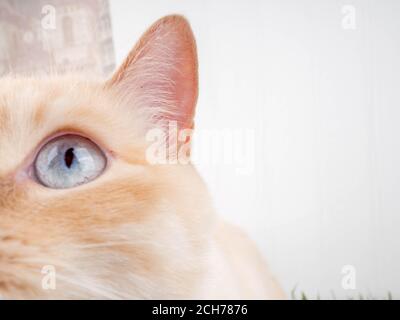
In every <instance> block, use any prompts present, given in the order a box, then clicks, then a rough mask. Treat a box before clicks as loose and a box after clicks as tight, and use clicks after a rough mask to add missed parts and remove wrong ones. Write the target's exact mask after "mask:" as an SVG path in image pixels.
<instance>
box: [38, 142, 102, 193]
mask: <svg viewBox="0 0 400 320" xmlns="http://www.w3.org/2000/svg"><path fill="white" fill-rule="evenodd" d="M106 163H107V160H106V156H105V155H104V153H103V152H102V151H101V149H100V148H99V147H98V146H97V145H96V144H94V143H93V142H92V141H90V140H89V139H86V138H83V137H80V136H75V135H65V136H62V137H58V138H55V139H54V140H52V141H50V142H49V143H47V144H46V145H45V146H44V147H43V148H42V149H41V150H40V152H39V154H38V156H37V158H36V161H35V164H34V166H35V173H36V177H37V179H38V180H39V181H40V183H42V184H43V185H44V186H46V187H49V188H53V189H67V188H73V187H76V186H79V185H82V184H85V183H88V182H90V181H92V180H94V179H96V178H97V177H98V176H99V175H100V174H101V173H102V172H103V171H104V169H105V167H106Z"/></svg>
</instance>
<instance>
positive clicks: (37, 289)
mask: <svg viewBox="0 0 400 320" xmlns="http://www.w3.org/2000/svg"><path fill="white" fill-rule="evenodd" d="M197 85H198V83H197V56H196V46H195V41H194V38H193V35H192V32H191V29H190V26H189V24H188V23H187V21H186V20H185V19H184V18H182V17H179V16H168V17H166V18H163V19H161V20H159V21H158V22H156V23H155V24H154V25H153V26H152V27H151V28H150V29H149V30H148V31H147V32H146V33H145V34H144V36H143V37H142V38H141V39H140V41H139V42H138V44H137V45H136V47H135V48H134V49H133V50H132V52H131V53H130V55H129V56H128V58H127V59H126V61H125V62H124V63H123V65H122V66H121V68H120V69H119V70H118V71H117V72H116V73H115V74H114V76H113V77H112V78H111V79H109V80H108V81H105V82H101V81H89V80H87V79H82V78H79V77H52V78H42V79H36V78H18V77H13V78H11V77H7V78H4V79H1V80H0V297H3V298H46V297H50V298H163V297H169V298H173V297H184V296H188V295H190V294H191V293H192V292H191V290H193V288H195V287H196V281H197V280H198V276H199V275H200V274H201V272H202V254H203V249H204V246H205V245H206V244H207V235H208V234H209V232H210V227H211V225H212V220H213V219H212V209H211V208H210V207H209V200H208V196H207V192H206V191H205V188H204V186H203V184H202V182H201V180H200V179H199V178H198V176H197V174H196V172H195V170H194V169H193V167H192V166H191V165H190V164H187V163H186V161H183V162H181V161H179V160H178V161H175V160H176V158H175V156H174V154H173V153H169V152H166V153H165V154H164V153H163V151H162V150H164V149H163V148H162V147H161V146H167V147H173V148H172V149H175V150H178V152H180V151H182V150H183V151H182V152H183V154H184V155H185V156H188V154H189V153H190V152H189V151H190V148H189V147H188V146H189V144H188V142H189V140H190V135H188V134H183V135H180V133H182V132H183V131H182V130H184V129H191V128H192V127H193V116H194V109H195V104H196V99H197ZM171 124H172V125H171ZM171 128H173V129H172V130H171ZM176 130H177V132H178V135H177V136H176V135H175V134H173V133H174V132H175V131H176ZM175 133H176V132H175ZM163 134H164V135H163ZM160 137H161V138H160ZM167 150H169V149H167ZM160 155H161V158H162V157H164V158H165V160H166V161H165V163H163V162H162V161H161V163H160V161H158V160H160V159H161V158H160ZM157 159H158V160H157ZM174 159H175V160H174Z"/></svg>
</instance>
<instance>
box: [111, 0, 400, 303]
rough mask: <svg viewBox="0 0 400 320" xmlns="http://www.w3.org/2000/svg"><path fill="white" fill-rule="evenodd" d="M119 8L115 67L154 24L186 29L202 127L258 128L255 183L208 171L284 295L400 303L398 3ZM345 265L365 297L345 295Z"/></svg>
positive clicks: (127, 4)
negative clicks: (167, 20)
mask: <svg viewBox="0 0 400 320" xmlns="http://www.w3.org/2000/svg"><path fill="white" fill-rule="evenodd" d="M344 5H353V6H354V7H355V9H356V29H355V30H346V29H344V28H343V27H342V19H343V13H342V8H343V6H344ZM111 9H112V18H113V28H114V39H115V46H116V53H117V59H118V62H121V61H122V59H123V58H124V56H125V55H126V54H127V53H128V52H129V50H130V49H131V47H132V46H133V44H134V42H135V41H136V40H137V39H138V38H139V36H140V35H141V33H142V32H143V31H144V30H145V29H146V28H147V27H148V26H149V25H150V24H151V23H152V22H153V21H155V20H156V19H158V18H160V17H161V16H163V15H166V14H169V13H181V14H184V15H186V16H187V17H188V18H189V20H190V22H191V24H192V27H193V30H194V32H195V34H196V37H197V42H198V49H199V59H200V76H201V87H200V90H201V91H200V98H199V104H198V114H197V128H198V129H200V131H201V130H203V129H206V128H217V129H221V128H230V129H238V130H242V131H243V132H245V130H246V129H251V130H253V132H254V135H255V143H256V147H255V151H254V154H255V170H253V172H252V173H250V174H249V173H248V174H240V173H238V171H237V170H236V169H235V166H232V165H225V166H224V165H220V166H210V165H208V166H207V165H204V164H203V165H202V164H200V165H199V167H200V171H201V173H202V175H203V176H204V177H205V179H206V181H207V183H208V185H209V186H210V188H211V190H212V193H213V195H214V198H215V202H216V207H217V208H218V211H219V212H220V213H221V214H223V215H224V216H225V217H226V218H227V219H229V220H231V221H235V222H237V223H238V224H240V225H242V226H243V227H244V228H245V229H247V230H248V231H249V232H250V233H251V235H252V237H253V238H254V239H255V240H256V241H257V242H258V244H259V246H260V248H262V250H263V253H264V254H265V256H266V257H267V258H268V260H269V262H270V264H271V266H272V268H273V269H274V270H275V272H276V274H277V275H278V276H279V278H280V279H281V282H282V283H283V285H284V287H285V289H286V290H287V292H290V290H291V289H292V288H293V287H294V286H295V285H296V284H298V287H299V288H300V289H302V290H305V291H306V292H307V293H308V294H309V295H310V296H311V297H312V296H316V294H317V292H320V294H321V295H322V297H329V295H330V291H331V290H333V291H334V292H335V294H336V296H337V297H346V296H350V295H355V294H356V293H357V292H362V293H364V294H366V293H372V294H374V295H375V296H382V295H385V294H386V293H387V291H388V290H391V291H392V293H393V294H394V297H397V298H400V275H399V270H400V253H399V250H398V249H397V247H398V245H399V244H400V236H399V234H398V232H399V231H398V229H399V226H400V169H399V164H400V150H399V148H400V141H399V134H400V129H399V120H400V96H399V94H400V60H399V57H400V1H396V0H392V1H390V0H385V1H382V0H369V1H362V0H360V1H354V0H346V1H345V0H344V1H335V0H329V1H328V0H326V1H321V0H318V1H317V0H315V1H311V0H301V1H300V0H293V1H261V0H260V1H255V0H253V1H245V0H241V1H239V0H237V1H234V0H229V1H213V0H207V1H195V0H192V1H186V0H185V1H171V0H169V1H165V0H159V1H153V0H151V1H150V0H148V1H139V0H136V1H125V0H111ZM246 150H247V151H244V152H245V153H246V154H247V155H249V154H250V155H251V154H252V153H251V148H250V147H249V148H248V149H246ZM249 150H250V151H249ZM239 151H240V149H239ZM249 161H251V158H250V160H249ZM345 265H353V266H354V267H355V269H356V284H357V288H356V290H348V291H346V290H344V289H343V288H342V286H341V281H342V277H343V275H342V274H341V271H342V267H343V266H345Z"/></svg>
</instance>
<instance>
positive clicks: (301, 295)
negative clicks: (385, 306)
mask: <svg viewBox="0 0 400 320" xmlns="http://www.w3.org/2000/svg"><path fill="white" fill-rule="evenodd" d="M290 298H291V300H337V297H336V295H335V292H333V291H331V292H330V295H329V296H328V297H326V298H325V297H324V298H321V295H320V294H319V293H316V294H315V295H308V294H306V293H305V292H304V291H301V290H300V291H298V290H297V285H296V286H295V287H294V288H293V289H292V291H291V292H290ZM345 299H347V300H393V295H392V293H391V292H390V291H388V293H387V294H386V296H384V297H375V296H373V295H372V294H370V293H368V294H362V293H358V294H356V295H355V296H347V297H346V298H345ZM340 300H342V299H340Z"/></svg>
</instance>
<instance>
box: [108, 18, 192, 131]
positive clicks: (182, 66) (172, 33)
mask: <svg viewBox="0 0 400 320" xmlns="http://www.w3.org/2000/svg"><path fill="white" fill-rule="evenodd" d="M110 84H111V85H112V86H117V87H118V90H119V92H120V96H122V97H124V98H125V99H128V101H126V103H127V104H128V105H130V106H132V107H135V108H141V109H142V112H144V113H146V114H147V115H148V118H149V120H150V122H152V123H153V125H154V124H157V125H162V126H164V125H168V124H167V123H166V122H167V121H177V122H178V126H179V128H181V129H184V128H192V126H193V117H194V111H195V105H196V101H197V90H198V89H197V87H198V80H197V54H196V44H195V40H194V37H193V34H192V31H191V29H190V26H189V24H188V23H187V21H186V20H185V19H184V18H182V17H180V16H168V17H165V18H163V19H161V20H159V21H158V22H156V23H155V24H154V25H153V26H152V27H151V28H150V29H149V30H148V31H147V32H146V33H145V34H144V35H143V37H142V38H141V39H140V41H139V42H138V44H137V45H136V47H135V48H134V49H133V51H132V52H131V53H130V55H129V56H128V58H127V59H126V61H125V62H124V64H123V65H122V67H121V68H120V70H119V71H118V72H117V73H116V74H115V75H114V77H113V78H112V79H111V81H110Z"/></svg>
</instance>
